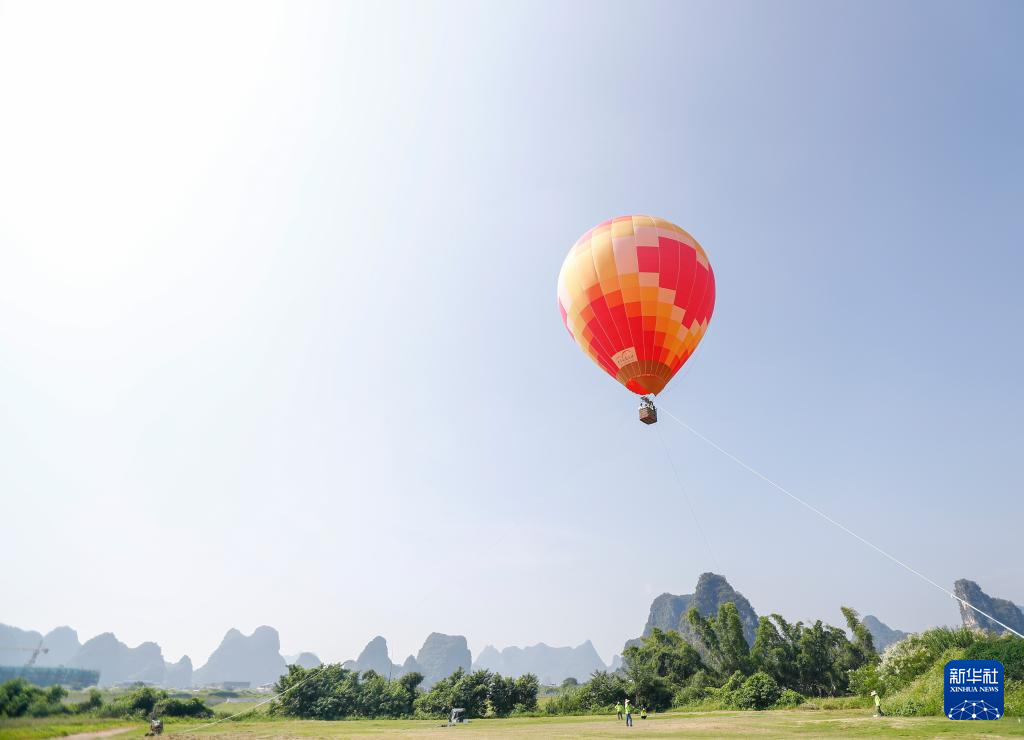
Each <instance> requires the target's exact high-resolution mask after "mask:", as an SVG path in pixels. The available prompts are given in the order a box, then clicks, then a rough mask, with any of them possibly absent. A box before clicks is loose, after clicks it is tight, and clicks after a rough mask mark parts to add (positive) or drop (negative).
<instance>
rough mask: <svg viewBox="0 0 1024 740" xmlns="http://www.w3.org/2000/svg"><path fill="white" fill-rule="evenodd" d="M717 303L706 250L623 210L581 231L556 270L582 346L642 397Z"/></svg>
mask: <svg viewBox="0 0 1024 740" xmlns="http://www.w3.org/2000/svg"><path fill="white" fill-rule="evenodd" d="M714 307H715V276H714V273H713V272H712V271H711V263H710V262H708V256H707V254H705V253H704V249H703V248H702V247H701V246H700V244H698V243H697V240H696V239H694V238H693V237H692V236H690V235H689V234H688V233H686V232H685V231H683V229H681V228H679V227H678V226H676V225H675V224H673V223H671V222H669V221H665V220H664V219H660V218H655V217H653V216H620V217H618V218H613V219H611V220H609V221H605V222H603V223H600V224H598V225H597V226H595V227H594V228H592V229H591V230H590V231H588V232H587V233H585V234H584V235H583V236H581V237H580V238H579V239H578V240H577V242H576V244H574V245H573V247H572V249H570V250H569V254H568V255H566V258H565V262H563V263H562V269H561V271H560V272H559V274H558V310H559V311H560V312H561V314H562V320H563V321H564V322H565V328H566V329H568V330H569V334H570V336H572V338H573V340H574V341H575V342H576V343H577V344H578V345H579V346H580V348H581V349H582V350H583V352H584V353H586V355H587V356H588V357H590V359H592V360H593V361H594V362H596V363H597V364H598V365H599V366H600V367H601V368H602V369H603V370H604V371H605V372H606V373H608V374H609V375H611V376H612V377H613V378H615V379H616V380H617V381H619V382H620V383H622V385H624V386H626V387H627V388H628V389H629V390H631V391H633V392H634V393H636V394H638V395H639V396H641V404H640V420H641V421H643V422H644V423H645V424H653V423H655V422H656V421H657V419H658V416H657V409H656V408H655V407H654V402H653V400H652V399H651V398H650V397H651V396H656V395H657V394H658V393H660V392H661V391H662V390H663V389H664V388H665V386H666V384H667V383H668V382H669V381H670V380H671V379H672V376H673V375H675V374H676V372H678V370H679V368H681V367H682V366H683V365H684V364H685V363H686V361H687V360H688V359H690V356H691V355H692V354H693V351H694V350H695V349H696V348H697V344H698V343H699V342H700V340H701V338H703V336H704V332H706V331H707V328H708V323H709V322H710V321H711V313H712V311H713V310H714Z"/></svg>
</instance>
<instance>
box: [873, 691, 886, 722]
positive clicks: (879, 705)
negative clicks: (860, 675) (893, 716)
mask: <svg viewBox="0 0 1024 740" xmlns="http://www.w3.org/2000/svg"><path fill="white" fill-rule="evenodd" d="M871 696H873V697H875V716H876V717H884V716H885V714H884V713H883V712H882V699H881V697H879V696H878V692H877V691H872V692H871Z"/></svg>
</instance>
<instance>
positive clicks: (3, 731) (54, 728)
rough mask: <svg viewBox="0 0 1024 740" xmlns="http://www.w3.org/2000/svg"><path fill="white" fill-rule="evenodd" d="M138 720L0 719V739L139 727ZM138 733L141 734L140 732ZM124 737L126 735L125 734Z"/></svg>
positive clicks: (86, 718) (8, 739) (59, 735)
mask: <svg viewBox="0 0 1024 740" xmlns="http://www.w3.org/2000/svg"><path fill="white" fill-rule="evenodd" d="M141 726H142V725H141V724H140V723H138V722H125V721H124V720H120V719H97V718H95V717H46V718H43V719H28V718H21V719H0V740H14V738H26V739H27V738H44V737H65V736H67V735H76V734H79V733H85V732H101V731H103V730H109V729H113V728H118V727H124V728H134V727H141ZM139 734H142V733H141V732H140V733H139ZM125 737H128V736H127V735H126V736H125Z"/></svg>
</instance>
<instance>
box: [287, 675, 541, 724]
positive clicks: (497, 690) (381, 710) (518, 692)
mask: <svg viewBox="0 0 1024 740" xmlns="http://www.w3.org/2000/svg"><path fill="white" fill-rule="evenodd" d="M422 682H423V675H422V674H420V673H407V674H405V675H403V676H401V677H400V678H397V679H394V680H389V679H387V678H384V677H383V676H381V675H379V674H378V673H377V672H376V671H372V670H371V671H366V672H365V673H362V674H360V673H358V672H357V671H351V670H348V669H347V668H342V667H341V665H339V664H336V663H335V664H329V665H324V666H321V667H319V668H308V669H307V668H302V667H301V666H297V665H291V666H288V673H286V674H285V675H283V676H281V678H280V679H279V680H278V682H277V684H276V685H275V686H274V690H275V691H276V692H278V693H281V696H279V697H278V698H277V699H276V700H275V701H274V702H273V703H272V704H271V709H270V711H271V713H272V714H277V715H282V716H288V717H301V718H303V719H328V720H329V719H344V718H346V717H375V718H399V717H445V716H447V715H448V713H449V712H450V711H451V710H452V709H453V708H454V707H461V708H463V709H465V710H466V716H467V717H507V716H509V715H511V714H514V713H528V712H533V711H535V710H536V709H537V692H538V690H539V688H540V683H539V682H538V681H537V677H536V676H534V675H533V674H526V675H524V676H520V677H519V678H509V677H506V676H502V675H500V674H497V673H492V672H491V671H473V672H466V671H464V670H463V669H461V668H459V669H458V670H456V671H455V673H453V674H452V675H450V676H448V677H447V678H444V679H441V680H440V681H438V682H437V683H436V684H434V685H433V686H432V687H431V688H430V690H429V691H423V690H422V689H421V688H420V685H421V684H422Z"/></svg>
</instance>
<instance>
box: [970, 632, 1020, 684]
mask: <svg viewBox="0 0 1024 740" xmlns="http://www.w3.org/2000/svg"><path fill="white" fill-rule="evenodd" d="M964 657H965V658H966V659H967V660H998V661H999V662H1000V663H1002V664H1003V670H1004V671H1005V672H1006V675H1005V677H1006V678H1007V679H1013V680H1016V681H1024V640H1022V639H1021V638H1019V637H1013V636H1010V635H1006V636H1004V637H989V638H985V639H981V640H977V641H976V642H974V643H972V644H971V645H970V646H969V647H968V648H967V651H966V652H965V653H964Z"/></svg>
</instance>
